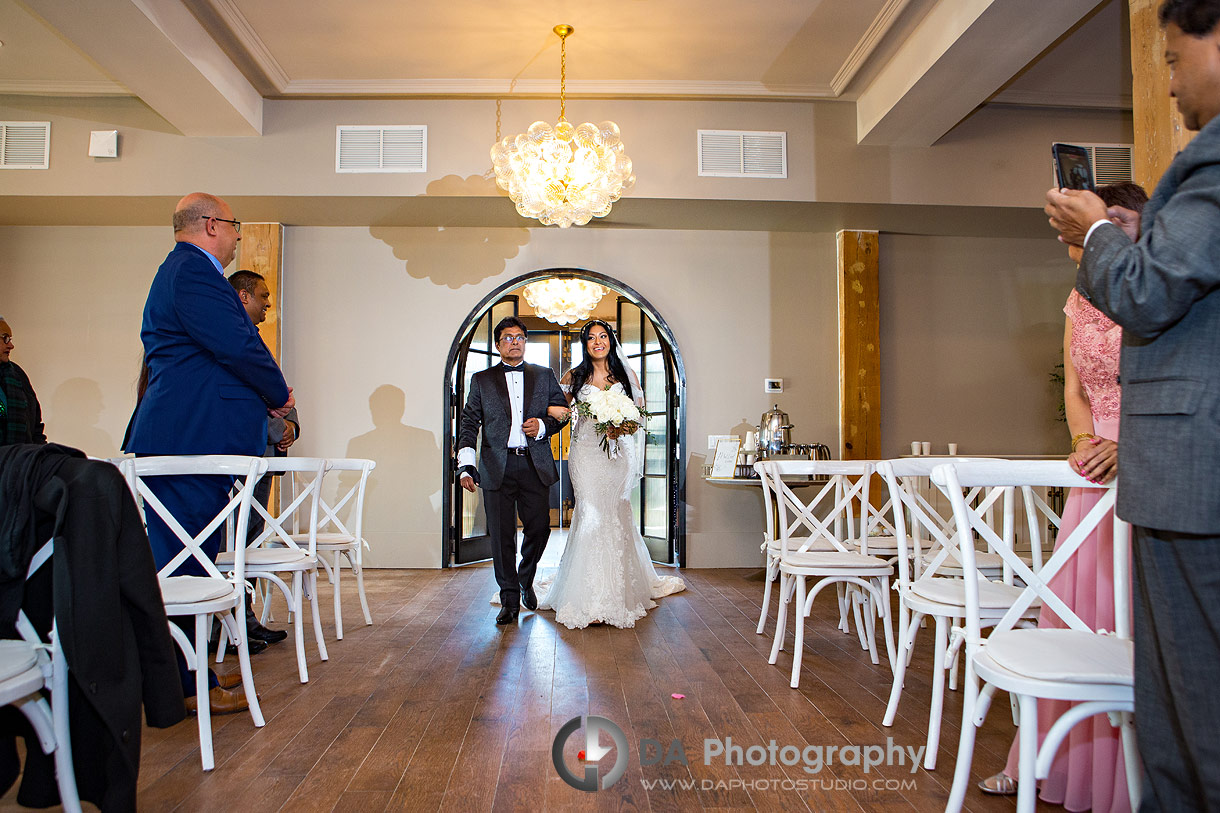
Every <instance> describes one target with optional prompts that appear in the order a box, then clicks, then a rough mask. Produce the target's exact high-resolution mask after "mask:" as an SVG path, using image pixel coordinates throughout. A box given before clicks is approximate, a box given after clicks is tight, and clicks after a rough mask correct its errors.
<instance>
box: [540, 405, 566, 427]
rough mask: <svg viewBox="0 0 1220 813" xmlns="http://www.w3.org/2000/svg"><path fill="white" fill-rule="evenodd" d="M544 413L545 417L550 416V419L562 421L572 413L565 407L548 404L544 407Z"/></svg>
mask: <svg viewBox="0 0 1220 813" xmlns="http://www.w3.org/2000/svg"><path fill="white" fill-rule="evenodd" d="M546 414H547V417H549V418H551V419H552V420H555V421H559V422H560V423H563V422H564V421H566V420H567V419H568V416H569V415H571V414H572V410H570V409H568V408H567V407H561V406H549V407H547V408H546Z"/></svg>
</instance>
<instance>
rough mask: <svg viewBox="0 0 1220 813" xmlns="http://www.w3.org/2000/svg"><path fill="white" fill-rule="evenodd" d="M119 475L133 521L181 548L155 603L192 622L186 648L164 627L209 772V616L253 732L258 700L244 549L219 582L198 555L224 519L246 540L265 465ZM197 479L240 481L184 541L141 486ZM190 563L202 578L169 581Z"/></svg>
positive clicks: (210, 465)
mask: <svg viewBox="0 0 1220 813" xmlns="http://www.w3.org/2000/svg"><path fill="white" fill-rule="evenodd" d="M120 469H121V470H122V471H123V474H124V476H125V477H126V478H127V484H128V486H129V487H130V488H131V490H132V493H133V494H134V495H135V497H136V504H137V505H139V506H140V511H141V516H145V517H146V516H147V513H148V511H149V510H150V509H151V510H152V511H153V512H155V513H156V515H157V516H158V517H160V518H161V519H162V521H164V522H165V524H166V525H167V526H169V528H170V529H171V530H172V531H173V532H174V535H175V536H177V537H178V539H179V540H180V541H181V542H182V550H181V551H180V552H179V553H178V554H177V555H176V556H174V558H173V559H171V560H170V561H169V562H167V563H166V564H165V566H164V567H162V568H161V570H160V571H159V572H158V574H157V577H158V581H159V582H160V584H161V598H162V600H163V601H164V602H165V613H166V615H192V616H194V617H195V641H194V643H193V644H192V642H191V641H190V639H188V638H187V637H186V633H184V632H183V631H182V630H181V629H180V628H179V627H178V625H177V624H170V625H169V631H170V635H171V636H173V639H174V640H175V641H176V642H177V643H178V646H179V648H180V649H181V650H182V654H183V656H184V657H185V658H186V663H187V667H188V668H189V669H191V670H193V671H194V672H195V697H196V698H197V706H198V715H199V753H200V758H201V760H202V762H203V769H204V770H205V771H210V770H212V768H213V767H215V758H214V755H213V752H212V715H211V705H210V703H209V702H208V670H207V662H208V633H209V632H210V631H211V627H212V623H211V619H212V616H216V617H217V618H219V619H220V621H221V624H222V625H223V626H224V628H225V631H226V633H227V635H228V636H229V640H231V641H234V642H236V643H235V646H236V649H237V661H238V663H239V664H240V665H241V678H242V685H243V687H244V690H245V694H246V701H247V702H248V703H249V704H250V717H251V718H252V719H253V720H254V725H255V726H257V727H259V728H261V727H262V726H263V725H264V720H263V712H262V710H261V709H260V708H259V704H258V693H257V692H256V691H255V688H254V673H253V672H252V671H251V669H250V650H249V648H248V644H247V638H246V549H245V546H244V545H237V546H236V550H235V554H234V557H233V562H232V564H231V565H230V566H229V567H227V568H226V569H228V570H230V573H229V575H228V577H226V576H225V575H224V574H222V573H221V572H220V570H219V569H218V568H217V567H216V564H215V563H214V562H213V561H212V560H211V559H210V558H209V557H208V555H207V554H206V553H204V551H203V548H202V547H201V545H202V544H203V542H205V541H206V540H207V539H208V537H210V536H211V535H212V534H213V533H214V532H215V531H216V530H217V529H218V528H224V527H225V525H226V522H227V520H228V519H229V517H230V516H234V517H236V520H235V526H236V530H235V533H236V534H237V538H238V539H245V538H246V529H247V527H248V523H249V519H250V503H251V502H253V492H254V486H255V484H256V483H257V482H258V480H259V478H260V477H262V476H263V474H264V473H265V472H266V471H267V462H266V461H265V460H264V459H263V458H261V457H240V456H235V455H202V456H174V457H137V458H132V459H128V460H124V461H122V463H121V465H120ZM198 475H223V476H227V477H240V478H242V479H243V482H242V483H241V484H240V485H239V486H238V487H237V488H236V489H235V490H234V493H233V495H232V496H231V497H230V499H229V502H228V504H227V505H225V507H224V508H223V509H221V511H220V513H218V514H217V515H216V516H215V517H214V518H213V519H212V521H211V522H209V523H208V525H207V527H205V528H204V529H203V530H202V531H200V532H199V533H198V534H196V535H194V536H192V535H191V534H190V533H188V532H187V531H186V530H185V529H184V528H183V527H182V524H181V523H180V522H179V521H178V520H177V519H176V518H175V517H174V516H173V514H171V513H170V512H169V510H168V509H166V507H165V506H164V505H163V504H162V503H161V501H160V500H159V499H157V495H156V494H154V493H153V491H152V490H151V489H150V488H149V487H148V484H147V483H146V482H145V479H146V478H148V477H182V476H198ZM146 524H147V523H146ZM191 558H193V559H195V561H197V562H198V563H199V564H200V565H201V566H202V567H203V569H204V571H205V572H206V573H207V575H206V576H174V575H172V574H173V572H174V571H175V570H177V569H178V566H179V565H181V564H182V563H183V562H185V561H187V560H188V559H191Z"/></svg>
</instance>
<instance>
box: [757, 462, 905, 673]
mask: <svg viewBox="0 0 1220 813" xmlns="http://www.w3.org/2000/svg"><path fill="white" fill-rule="evenodd" d="M755 469H756V470H757V471H758V473H759V475H760V476H761V477H762V480H763V493H764V495H766V499H767V511H768V512H770V511H771V510H772V504H771V501H772V500H774V501H775V503H777V511H776V517H777V519H778V530H779V536H780V550H779V574H780V582H779V588H780V609H779V616H778V619H777V620H776V625H775V641H774V643H773V644H772V646H771V657H770V659H769V662H770V663H775V662H776V660H777V659H778V658H779V652H780V650H781V649H783V643H784V628H785V626H786V622H787V616H788V613H787V606H788V604H790V603H792V598H793V595H794V593H795V596H796V638H795V643H794V646H793V651H792V680H791V682H790V685H791V686H792V688H794V689H795V688H797V686H798V685H799V684H800V674H801V657H802V654H803V651H804V643H805V619H806V618H807V617H808V616H809V613H810V610H811V609H812V607H813V600H814V599H815V598H816V597H817V594H818V593H819V592H821V590H822V589H823V588H824V587H826V586H828V585H831V584H833V585H836V588H837V587H838V586H839V585H842V587H843V589H844V592H843V593H841V594H840V605H839V607H840V616H841V617H842V610H843V607H844V605H843V603H842V602H843V601H844V600H845V601H847V602H848V603H849V604H850V606H851V607H852V608H853V611H854V615H855V620H856V631H857V633H858V634H859V636H860V645H861V647H862V648H863V649H865V650H867V651H868V653H869V656H870V657H871V658H872V661H873V663H878V662H879V660H878V658H877V644H876V619H877V616H880V617H881V619H882V624H883V626H884V631H885V648H886V655H887V657H888V659H889V662H890V665H891V667H892V666H893V659H894V648H893V633H892V630H891V626H890V603H889V585H890V575H891V574H892V573H893V567H892V566H891V565H890V563H889V562H887V561H885V560H884V559H878V558H877V557H875V556H869V555H868V553H867V540H864V544H863V546H862V548H861V551H859V552H857V551H854V550H852V549H850V548H849V546H848V543H846V542H844V539H845V538H848V537H849V535H848V536H845V535H844V531H843V530H842V529H843V528H844V527H847V526H849V525H850V522H845V521H844V520H845V519H846V518H847V515H848V507H849V506H850V504H851V502H852V501H853V500H855V499H857V498H862V499H865V500H867V499H868V481H869V479H870V478H869V476H870V475H871V474H872V464H871V463H868V462H867V461H859V460H847V461H838V460H785V461H773V460H768V461H763V462H760V463H756V464H755ZM801 475H810V476H821V475H824V476H827V477H829V480H828V482H827V483H826V484H825V485H823V486H822V487H821V488H820V489H818V490H817V492H818V493H817V495H816V496H815V497H814V498H813V499H812V500H810V501H809V502H808V503H806V502H804V501H803V500H801V499H800V498H799V497H798V496H797V495H796V492H795V491H793V489H792V487H791V486H790V485H789V484H788V483H785V482H784V480H783V478H784V476H801ZM852 477H855V478H857V479H856V480H855V481H854V482H853V481H852V480H851V478H852ZM827 497H831V499H830V500H827V499H826V498H827ZM836 525H837V526H838V527H839V528H840V530H839V532H838V533H836V530H835V528H836ZM797 531H808V533H809V536H794V533H795V532H797ZM816 539H822V540H824V541H825V542H828V543H830V545H831V546H832V547H833V548H834V550H831V551H818V550H813V549H811V545H812V543H813V541H814V540H816ZM810 578H812V579H814V580H815V583H814V585H813V589H812V590H808V589H807V586H806V581H805V580H806V579H810ZM862 611H863V612H862ZM840 628H842V626H841V627H840ZM845 631H846V630H845Z"/></svg>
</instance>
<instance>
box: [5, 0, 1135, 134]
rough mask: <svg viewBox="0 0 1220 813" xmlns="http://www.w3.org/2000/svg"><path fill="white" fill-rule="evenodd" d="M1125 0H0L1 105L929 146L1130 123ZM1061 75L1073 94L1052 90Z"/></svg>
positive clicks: (193, 126) (193, 128) (197, 118)
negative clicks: (419, 109)
mask: <svg viewBox="0 0 1220 813" xmlns="http://www.w3.org/2000/svg"><path fill="white" fill-rule="evenodd" d="M1125 5H1126V4H1125V2H1124V1H1123V0H1106V2H1102V3H1100V4H1099V3H1098V0H1054V2H1046V0H755V2H741V0H612V2H603V3H587V2H586V3H572V2H558V1H557V0H531V1H530V2H526V1H525V0H498V2H495V3H489V2H486V1H485V0H445V2H403V0H347V1H346V2H335V0H90V2H88V3H81V2H76V0H0V41H3V43H4V44H3V46H0V93H22V94H38V95H93V94H120V95H133V96H137V97H139V98H140V99H142V100H143V101H144V102H145V103H146V104H147V105H148V106H149V107H151V108H152V109H153V110H155V111H156V112H157V113H158V114H159V115H161V116H162V117H163V118H165V120H166V121H167V122H169V123H170V124H171V125H172V126H173V127H175V128H176V129H178V130H179V131H180V132H182V133H184V134H186V135H209V136H215V135H244V136H249V135H257V134H259V133H261V128H262V102H263V100H264V99H267V98H298V97H319V96H325V97H333V98H342V97H366V98H367V97H370V96H372V97H444V98H463V97H482V98H488V97H496V98H505V97H508V96H510V95H511V96H529V95H535V96H536V95H547V96H556V95H557V92H558V84H559V83H558V75H559V53H560V49H559V38H558V37H557V36H556V35H555V34H553V33H552V32H551V28H552V26H554V25H555V24H556V23H561V22H562V23H569V24H571V25H573V26H575V29H576V32H575V34H574V35H573V36H572V37H571V38H570V39H569V40H568V49H567V50H568V55H567V76H568V84H567V88H568V94H569V95H570V96H582V95H583V96H597V97H605V98H628V99H642V98H702V99H727V98H732V99H765V100H774V99H800V100H804V99H838V100H842V101H844V102H850V103H855V104H856V107H857V137H858V139H859V140H860V141H861V143H870V144H891V145H925V146H926V145H928V144H931V143H933V142H935V141H936V140H937V139H938V138H940V137H941V136H942V135H944V134H945V133H946V132H948V131H949V130H950V129H952V128H953V127H954V126H955V125H956V124H957V123H958V122H960V121H961V120H962V119H963V118H964V117H965V116H967V115H969V113H970V112H971V111H972V110H974V109H975V108H977V106H978V105H980V104H983V103H985V102H988V101H991V102H1001V103H1016V104H1027V105H1070V106H1086V107H1102V108H1129V107H1130V81H1131V80H1130V68H1129V63H1130V60H1129V56H1128V54H1129V50H1128V48H1127V32H1126V13H1125ZM1065 77H1071V81H1070V83H1069V82H1066V81H1064V79H1065Z"/></svg>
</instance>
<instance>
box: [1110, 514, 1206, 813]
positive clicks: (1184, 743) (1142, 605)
mask: <svg viewBox="0 0 1220 813" xmlns="http://www.w3.org/2000/svg"><path fill="white" fill-rule="evenodd" d="M1131 558H1132V564H1133V567H1132V579H1131V593H1132V595H1131V605H1132V615H1133V621H1134V632H1135V730H1136V736H1137V739H1138V740H1139V750H1140V758H1141V759H1142V761H1143V763H1144V787H1143V799H1142V800H1141V803H1140V810H1141V811H1144V812H1145V813H1148V811H1174V813H1176V811H1203V810H1213V811H1215V810H1220V693H1218V692H1217V687H1220V539H1218V538H1216V537H1213V536H1200V535H1197V534H1184V533H1176V532H1173V531H1162V530H1156V529H1152V528H1141V527H1135V528H1134V545H1133V546H1132V557H1131Z"/></svg>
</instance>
